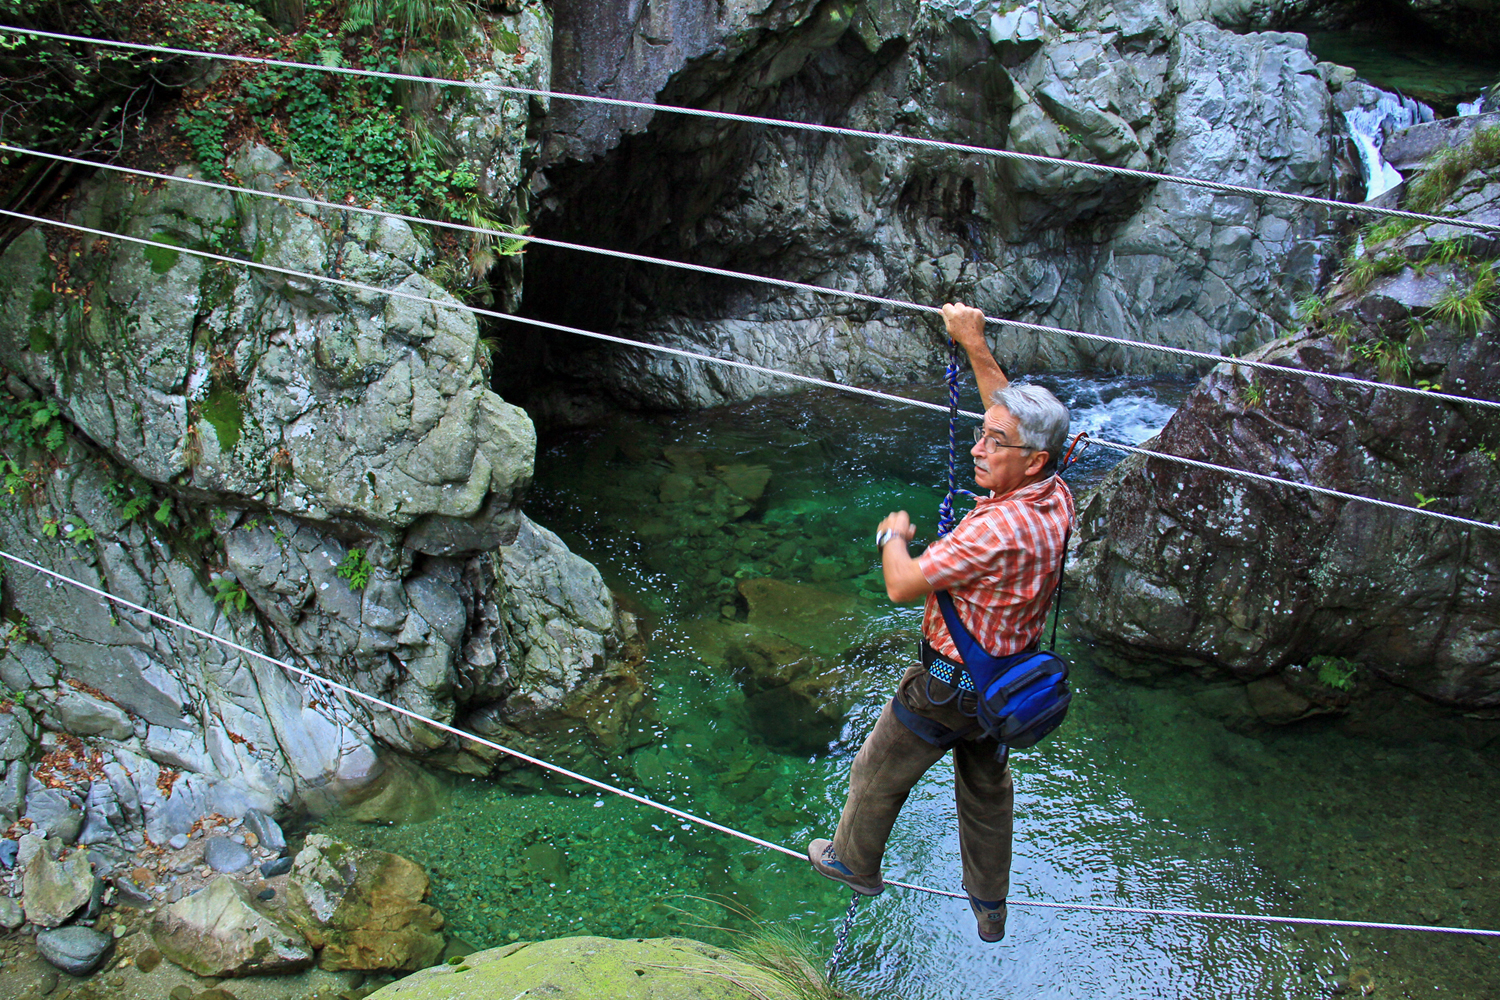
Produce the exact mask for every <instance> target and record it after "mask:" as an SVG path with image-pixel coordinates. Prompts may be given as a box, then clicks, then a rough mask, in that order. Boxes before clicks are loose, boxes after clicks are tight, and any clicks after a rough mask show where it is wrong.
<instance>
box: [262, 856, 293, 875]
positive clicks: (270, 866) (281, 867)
mask: <svg viewBox="0 0 1500 1000" xmlns="http://www.w3.org/2000/svg"><path fill="white" fill-rule="evenodd" d="M291 870H292V859H291V858H276V859H275V860H274V861H267V862H266V863H265V864H263V865H261V866H260V873H261V874H262V875H264V876H265V877H266V878H275V877H276V876H277V875H285V874H286V873H287V872H289V871H291Z"/></svg>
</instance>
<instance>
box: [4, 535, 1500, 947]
mask: <svg viewBox="0 0 1500 1000" xmlns="http://www.w3.org/2000/svg"><path fill="white" fill-rule="evenodd" d="M0 557H3V558H5V559H9V560H10V561H11V562H14V563H16V564H17V565H20V566H24V567H26V568H27V569H30V570H34V571H35V572H37V573H41V574H43V575H45V576H49V577H51V578H52V579H54V580H57V581H59V582H61V583H66V584H68V585H70V586H73V587H77V588H78V589H80V590H83V591H86V592H88V593H90V594H94V595H95V596H97V597H102V598H104V599H105V600H107V601H112V602H114V603H115V604H118V605H120V606H121V607H125V608H129V609H130V610H132V611H137V612H139V613H141V614H144V615H147V616H148V617H150V618H154V619H156V620H157V621H160V622H164V623H166V624H168V625H172V626H174V627H176V628H180V629H183V630H184V631H187V632H191V633H192V634H194V635H197V636H200V637H202V638H204V639H207V640H209V641H210V642H215V643H218V644H219V645H221V646H223V647H225V648H226V649H232V650H234V651H236V652H238V653H242V654H244V655H246V656H251V657H254V658H255V659H257V660H261V661H263V662H265V663H269V664H271V665H273V666H277V667H280V668H281V669H283V670H285V671H287V672H288V673H291V674H294V675H296V676H298V677H301V678H303V679H304V680H306V681H309V682H311V683H313V684H318V685H322V686H324V687H327V688H330V689H332V690H335V691H338V692H340V693H342V694H345V695H348V696H349V697H352V698H356V699H358V700H360V701H363V702H367V703H368V704H370V705H374V706H376V707H378V708H382V709H385V710H386V711H387V712H394V713H396V714H398V715H404V716H406V717H407V718H409V719H412V720H413V721H416V722H420V723H422V724H423V725H425V726H430V727H432V728H433V729H436V730H438V731H439V732H444V733H447V734H449V735H450V736H456V737H458V738H459V739H463V740H468V741H469V742H471V743H477V744H479V745H480V746H483V747H488V748H489V749H491V750H496V751H498V752H500V753H504V754H508V755H509V756H511V757H514V758H516V759H517V760H521V761H525V762H526V763H528V764H531V765H533V766H535V767H540V768H542V769H544V770H547V771H551V772H553V773H554V774H560V775H563V776H564V777H568V778H572V779H573V780H574V781H580V782H582V783H584V784H585V785H590V786H592V787H594V788H597V789H599V790H600V791H604V792H609V793H610V794H612V795H618V796H620V797H621V798H625V799H629V800H630V801H632V802H635V803H637V804H639V805H643V806H647V807H649V808H652V809H657V810H660V811H661V812H664V813H666V814H667V815H669V816H675V817H676V818H678V819H680V820H684V821H686V822H689V823H694V824H697V825H699V826H703V827H707V828H708V829H710V830H715V831H717V832H719V833H723V834H726V835H728V836H731V837H737V838H739V839H740V840H744V841H747V842H749V843H751V844H754V845H756V846H757V847H762V848H765V849H766V850H768V851H775V852H777V853H780V854H785V855H786V856H787V857H790V858H796V859H798V860H799V861H802V860H806V858H807V855H806V854H805V853H803V852H802V851H794V850H792V849H791V848H790V847H784V846H782V845H781V844H777V843H774V842H772V841H769V840H765V839H763V838H761V837H757V836H755V835H754V834H750V833H746V832H744V831H743V830H736V829H734V828H733V827H730V826H725V825H724V824H722V823H716V822H714V821H713V820H711V819H706V818H704V817H702V816H698V815H696V814H694V813H690V812H687V811H686V810H683V809H678V808H676V807H674V806H669V805H667V804H666V803H664V802H658V801H656V800H655V799H651V798H647V797H646V796H644V795H640V794H638V793H636V792H632V791H628V790H626V789H623V788H620V787H618V786H615V785H611V784H608V783H607V782H603V781H600V780H598V779H597V778H590V777H589V776H588V775H585V774H579V773H578V772H577V771H571V770H569V769H568V768H566V767H562V766H561V765H558V764H553V763H551V762H550V761H546V760H543V759H541V758H540V757H533V756H532V755H531V754H528V753H524V752H522V751H520V750H516V749H513V748H511V747H508V746H504V745H502V744H500V743H496V742H495V741H494V740H490V739H486V738H485V737H483V736H479V735H477V734H475V733H471V732H468V731H467V730H463V729H459V728H457V727H456V726H451V725H449V724H447V723H445V722H439V721H437V720H436V719H431V718H428V717H427V716H425V715H422V714H421V713H419V712H414V711H412V710H411V709H409V708H404V707H403V706H401V705H397V704H395V703H393V702H389V701H386V700H385V699H383V698H379V697H377V696H375V695H372V694H367V693H366V692H364V691H360V690H358V689H357V688H353V687H350V686H349V685H347V684H341V683H339V682H338V681H335V680H330V679H329V678H327V677H324V676H323V675H321V674H318V673H314V672H313V671H311V670H308V669H306V668H304V667H299V666H296V665H295V664H292V663H288V662H287V661H286V660H280V659H277V658H276V657H274V656H271V655H269V654H267V653H262V652H260V651H258V650H254V649H251V648H250V647H249V646H244V645H241V644H240V643H237V642H235V641H233V640H231V639H225V638H224V637H222V636H219V635H216V634H214V633H213V632H209V631H207V630H205V629H201V628H198V627H197V626H195V625H189V624H188V623H187V622H185V621H182V620H180V619H177V618H173V617H172V616H171V615H166V614H163V613H161V612H159V611H153V610H151V609H150V608H148V607H146V606H144V605H141V604H137V603H136V602H134V601H131V600H127V599H126V598H123V597H120V596H118V595H116V594H112V593H110V592H108V591H106V590H101V589H99V588H98V587H94V586H91V585H89V584H87V583H84V582H83V581H82V580H76V579H74V578H72V577H70V576H65V575H64V574H62V573H59V572H57V571H56V570H51V569H48V568H46V567H45V566H41V565H39V564H37V563H34V562H32V561H31V560H29V559H25V558H22V557H21V556H18V555H14V554H13V553H10V552H7V551H5V550H3V549H0ZM885 884H886V885H892V886H896V887H897V888H900V889H910V890H913V891H916V892H925V893H929V894H931V895H934V896H947V897H949V898H950V899H967V898H968V897H967V894H965V893H961V892H950V891H948V890H946V889H933V888H930V887H928V886H924V885H918V884H916V883H913V882H900V881H896V880H895V879H887V880H886V882H885ZM1008 903H1009V905H1011V906H1031V907H1038V908H1044V909H1051V910H1081V911H1085V912H1091V913H1131V914H1140V915H1143V916H1160V917H1180V918H1189V919H1203V920H1234V921H1241V922H1253V923H1270V924H1297V925H1304V926H1316V927H1353V928H1360V929H1369V930H1393V931H1422V932H1427V933H1433V934H1462V935H1471V936H1477V937H1500V930H1485V929H1480V928H1470V927H1441V926H1437V925H1433V924H1401V923H1381V922H1376V921H1367V920H1323V919H1319V918H1316V917H1283V916H1274V915H1271V916H1263V915H1260V914H1254V913H1216V912H1212V911H1208V910H1172V909H1157V908H1153V907H1145V906H1106V905H1100V904H1091V903H1056V902H1051V901H1041V900H1022V899H1012V900H1009V901H1008Z"/></svg>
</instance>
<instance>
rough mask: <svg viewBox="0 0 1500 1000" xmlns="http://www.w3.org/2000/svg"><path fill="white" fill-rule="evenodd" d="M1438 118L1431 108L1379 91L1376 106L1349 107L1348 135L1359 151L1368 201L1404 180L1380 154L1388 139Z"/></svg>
mask: <svg viewBox="0 0 1500 1000" xmlns="http://www.w3.org/2000/svg"><path fill="white" fill-rule="evenodd" d="M1435 117H1436V116H1435V115H1434V114H1433V111H1432V109H1431V108H1430V107H1428V106H1427V105H1425V104H1423V103H1422V102H1421V101H1417V100H1413V99H1412V98H1410V97H1406V96H1404V95H1400V94H1387V93H1385V92H1384V91H1381V92H1379V97H1378V98H1377V99H1376V101H1375V104H1374V107H1357V108H1350V109H1349V110H1348V111H1345V112H1344V121H1345V122H1346V123H1348V125H1349V135H1350V137H1351V138H1352V139H1353V140H1354V145H1355V148H1356V149H1358V150H1359V165H1360V172H1361V173H1362V174H1363V175H1364V178H1365V201H1374V200H1375V199H1376V198H1379V197H1380V196H1381V195H1383V194H1385V193H1386V192H1387V191H1389V190H1391V189H1392V188H1394V187H1396V186H1397V185H1399V184H1400V183H1401V182H1402V181H1403V180H1404V178H1403V177H1402V176H1401V172H1400V171H1398V170H1397V169H1396V168H1395V167H1393V166H1391V165H1390V164H1389V163H1387V162H1385V160H1384V159H1383V158H1382V157H1381V155H1380V147H1381V146H1382V145H1383V144H1384V143H1385V137H1386V136H1387V135H1390V134H1391V133H1392V132H1394V131H1396V130H1397V129H1403V128H1406V127H1407V126H1409V125H1417V124H1420V123H1421V122H1430V121H1433V120H1434V118H1435Z"/></svg>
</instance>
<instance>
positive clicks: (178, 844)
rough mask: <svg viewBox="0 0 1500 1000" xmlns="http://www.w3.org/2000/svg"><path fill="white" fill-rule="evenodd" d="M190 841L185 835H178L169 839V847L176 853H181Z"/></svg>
mask: <svg viewBox="0 0 1500 1000" xmlns="http://www.w3.org/2000/svg"><path fill="white" fill-rule="evenodd" d="M190 839H191V838H189V837H188V835H187V834H185V833H176V834H173V835H172V836H170V837H168V838H167V846H168V847H170V848H171V849H172V850H174V851H180V850H182V849H183V848H184V847H186V846H187V845H188V841H189V840H190Z"/></svg>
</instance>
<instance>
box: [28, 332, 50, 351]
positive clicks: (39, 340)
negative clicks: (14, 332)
mask: <svg viewBox="0 0 1500 1000" xmlns="http://www.w3.org/2000/svg"><path fill="white" fill-rule="evenodd" d="M29 339H30V343H29V345H28V346H29V347H30V348H31V349H32V350H33V351H35V352H36V353H37V354H50V353H52V349H53V348H55V347H56V346H57V340H56V339H54V338H53V336H52V334H51V332H50V331H48V330H47V329H46V328H45V327H40V326H34V327H32V328H31V332H30V335H29Z"/></svg>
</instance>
